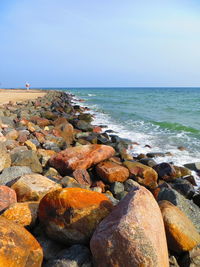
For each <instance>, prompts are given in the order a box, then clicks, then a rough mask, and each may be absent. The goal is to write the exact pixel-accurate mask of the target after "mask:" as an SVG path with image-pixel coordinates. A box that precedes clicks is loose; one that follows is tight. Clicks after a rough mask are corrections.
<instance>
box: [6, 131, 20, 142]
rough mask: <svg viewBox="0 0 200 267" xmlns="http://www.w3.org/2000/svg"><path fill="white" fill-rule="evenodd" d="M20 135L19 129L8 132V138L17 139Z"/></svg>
mask: <svg viewBox="0 0 200 267" xmlns="http://www.w3.org/2000/svg"><path fill="white" fill-rule="evenodd" d="M18 136H19V133H18V131H16V130H15V129H12V130H10V131H9V132H8V133H7V134H6V139H8V140H9V139H11V140H17V138H18Z"/></svg>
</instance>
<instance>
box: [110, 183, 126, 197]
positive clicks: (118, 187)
mask: <svg viewBox="0 0 200 267" xmlns="http://www.w3.org/2000/svg"><path fill="white" fill-rule="evenodd" d="M110 191H111V192H112V193H113V194H114V195H117V194H119V193H121V192H123V191H124V185H123V183H120V182H114V183H113V184H112V185H111V187H110Z"/></svg>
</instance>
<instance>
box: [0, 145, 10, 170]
mask: <svg viewBox="0 0 200 267" xmlns="http://www.w3.org/2000/svg"><path fill="white" fill-rule="evenodd" d="M10 165H11V157H10V154H9V153H8V152H7V149H6V146H5V145H4V143H1V142H0V172H1V171H2V170H3V169H5V168H8V167H10Z"/></svg>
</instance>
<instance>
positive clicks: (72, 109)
mask: <svg viewBox="0 0 200 267" xmlns="http://www.w3.org/2000/svg"><path fill="white" fill-rule="evenodd" d="M73 99H74V96H73V95H71V94H66V93H64V92H58V91H48V92H47V94H46V96H45V97H43V98H38V99H37V100H34V101H27V102H24V103H16V104H13V103H9V104H5V105H3V106H1V107H0V155H1V156H0V212H1V214H0V243H1V247H0V266H13V267H15V266H16V267H18V266H19V267H39V266H44V267H58V266H59V267H66V266H67V267H74V266H76V267H79V266H81V267H89V266H97V267H112V266H113V267H115V266H119V267H121V266H125V267H126V266H127V267H129V266H145V267H151V266H152V267H153V266H155V267H167V266H194V267H195V266H196V267H197V266H199V265H198V264H199V262H200V246H199V243H200V235H199V233H200V193H199V192H198V191H195V190H194V186H195V180H194V178H193V177H192V174H191V171H190V169H191V170H193V171H194V170H195V171H197V172H198V171H199V164H198V163H195V164H194V163H191V164H188V165H186V166H185V167H180V166H174V165H173V164H169V163H166V162H165V161H164V157H165V153H148V154H147V155H144V154H140V155H138V156H137V157H133V156H132V155H130V154H129V152H128V147H129V146H130V145H131V144H132V142H131V141H130V140H127V139H123V138H120V137H119V136H117V135H115V134H113V133H112V131H109V130H107V131H103V127H100V126H97V125H93V124H92V121H93V118H92V115H91V114H90V113H89V112H88V108H84V107H81V106H79V105H77V104H73ZM157 156H159V157H161V156H162V157H163V162H162V163H160V164H157V163H156V157H157ZM190 264H191V265H190Z"/></svg>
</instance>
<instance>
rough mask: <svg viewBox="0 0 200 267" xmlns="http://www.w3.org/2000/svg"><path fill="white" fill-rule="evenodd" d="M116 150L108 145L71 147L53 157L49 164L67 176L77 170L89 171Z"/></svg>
mask: <svg viewBox="0 0 200 267" xmlns="http://www.w3.org/2000/svg"><path fill="white" fill-rule="evenodd" d="M114 153H115V150H114V149H113V148H112V147H110V146H106V145H84V146H77V147H70V148H67V149H65V150H64V151H61V152H59V153H57V154H56V155H55V156H53V157H51V159H50V160H49V164H50V165H51V166H52V167H54V168H55V169H57V170H58V171H59V172H60V173H61V174H63V175H65V174H67V173H69V172H72V171H74V170H76V169H88V168H89V167H91V166H92V165H94V164H97V163H99V162H101V161H103V160H105V159H108V158H109V157H111V156H113V155H114Z"/></svg>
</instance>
